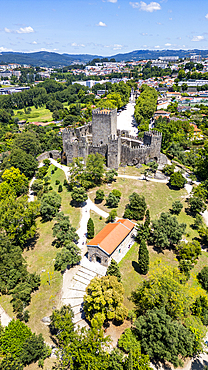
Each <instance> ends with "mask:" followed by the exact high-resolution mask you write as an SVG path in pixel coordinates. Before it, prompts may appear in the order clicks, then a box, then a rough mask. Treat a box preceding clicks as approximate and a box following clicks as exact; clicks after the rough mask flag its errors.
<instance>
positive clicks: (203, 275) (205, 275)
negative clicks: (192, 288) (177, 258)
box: [197, 266, 208, 291]
mask: <svg viewBox="0 0 208 370" xmlns="http://www.w3.org/2000/svg"><path fill="white" fill-rule="evenodd" d="M197 279H198V281H199V282H200V284H201V285H202V287H203V288H204V289H205V290H206V291H208V267H206V266H205V267H203V269H202V270H201V271H200V272H199V273H198V275H197Z"/></svg>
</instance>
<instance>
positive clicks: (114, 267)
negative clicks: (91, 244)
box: [106, 258, 121, 282]
mask: <svg viewBox="0 0 208 370" xmlns="http://www.w3.org/2000/svg"><path fill="white" fill-rule="evenodd" d="M106 275H108V276H109V275H110V276H116V277H117V279H118V281H119V282H121V273H120V270H119V266H118V264H117V262H116V261H115V260H114V259H113V258H112V260H111V263H110V265H109V266H108V268H107V271H106Z"/></svg>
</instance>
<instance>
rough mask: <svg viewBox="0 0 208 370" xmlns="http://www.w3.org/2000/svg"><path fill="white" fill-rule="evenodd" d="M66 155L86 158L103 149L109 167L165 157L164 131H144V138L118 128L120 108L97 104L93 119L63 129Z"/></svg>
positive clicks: (65, 157)
mask: <svg viewBox="0 0 208 370" xmlns="http://www.w3.org/2000/svg"><path fill="white" fill-rule="evenodd" d="M62 137H63V159H64V160H65V162H66V163H71V162H72V160H73V158H76V157H83V158H86V157H87V156H88V155H89V154H96V153H100V154H102V155H103V156H104V157H105V158H106V164H107V167H110V168H115V169H118V167H119V166H120V165H129V166H130V165H137V164H138V163H141V164H142V163H148V162H149V161H150V160H155V161H160V160H161V154H160V149H161V141H162V134H161V133H160V132H157V131H149V132H145V133H144V139H143V141H141V140H140V139H139V138H137V137H134V136H130V135H129V131H125V130H122V131H120V130H118V129H117V110H116V109H100V108H97V109H95V110H93V112H92V122H89V123H88V124H86V125H84V126H81V127H78V128H75V129H74V128H72V129H68V128H65V129H64V130H63V132H62Z"/></svg>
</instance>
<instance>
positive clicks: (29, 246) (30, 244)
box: [24, 231, 40, 251]
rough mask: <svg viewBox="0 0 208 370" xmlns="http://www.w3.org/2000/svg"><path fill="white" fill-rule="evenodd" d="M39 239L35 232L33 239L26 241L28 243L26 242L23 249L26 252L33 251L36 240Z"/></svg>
mask: <svg viewBox="0 0 208 370" xmlns="http://www.w3.org/2000/svg"><path fill="white" fill-rule="evenodd" d="M39 237H40V234H39V233H38V232H37V231H36V233H35V235H34V236H33V238H30V239H28V241H27V242H26V244H25V246H24V248H25V249H26V250H27V251H29V250H33V249H34V248H35V246H36V243H37V240H38V238H39Z"/></svg>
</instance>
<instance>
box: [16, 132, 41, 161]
mask: <svg viewBox="0 0 208 370" xmlns="http://www.w3.org/2000/svg"><path fill="white" fill-rule="evenodd" d="M13 147H14V149H16V148H18V149H21V150H24V152H26V153H27V154H31V155H32V156H33V157H36V156H37V155H38V154H39V153H41V146H40V141H39V140H38V138H37V135H36V133H35V132H32V131H25V132H22V133H21V134H18V135H17V136H16V137H15V139H14V142H13Z"/></svg>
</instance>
